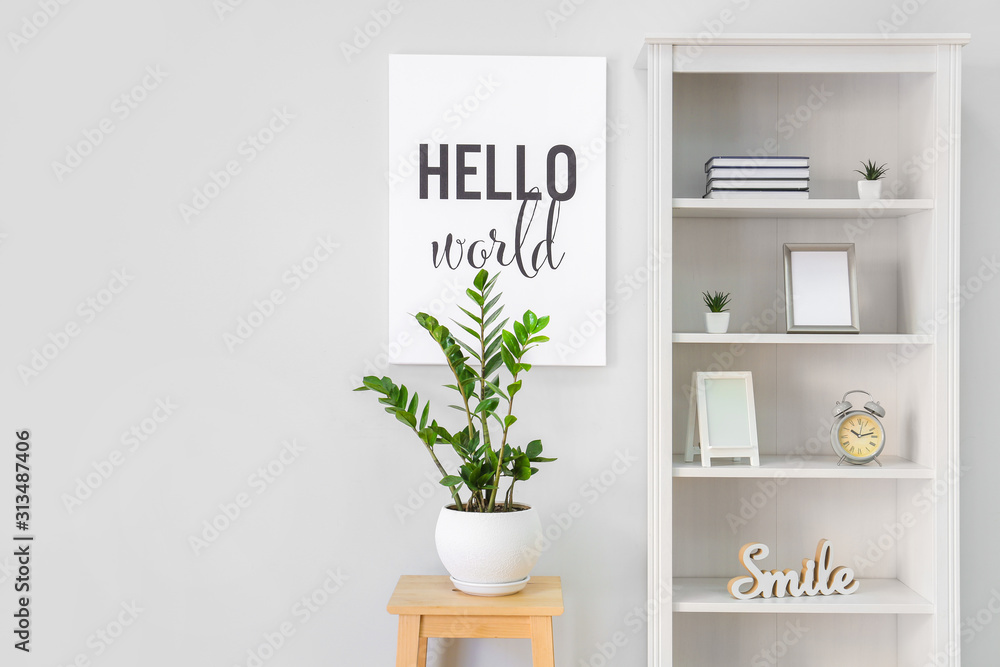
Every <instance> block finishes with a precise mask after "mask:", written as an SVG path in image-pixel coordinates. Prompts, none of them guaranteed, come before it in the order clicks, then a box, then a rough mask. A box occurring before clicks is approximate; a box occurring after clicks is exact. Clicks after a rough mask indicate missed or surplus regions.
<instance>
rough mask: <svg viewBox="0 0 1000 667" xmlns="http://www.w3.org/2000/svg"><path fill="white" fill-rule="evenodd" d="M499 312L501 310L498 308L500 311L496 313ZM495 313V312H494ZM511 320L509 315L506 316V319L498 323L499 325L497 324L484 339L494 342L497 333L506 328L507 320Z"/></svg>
mask: <svg viewBox="0 0 1000 667" xmlns="http://www.w3.org/2000/svg"><path fill="white" fill-rule="evenodd" d="M499 312H500V311H499V310H498V311H496V313H499ZM494 314H495V313H494ZM509 320H510V318H508V317H505V318H504V320H503V322H501V323H500V324H498V325H496V326H495V327H493V329H492V330H491V331H490V332H489V333H488V334H486V338H484V339H483V340H484V341H486V342H487V343H492V342H493V340H494V338H496V336H497V335H498V334H499V333H500V332H501V331H503V328H504V325H506V324H507V322H508V321H509ZM484 326H489V325H488V324H486V325H484ZM496 340H500V339H499V338H496Z"/></svg>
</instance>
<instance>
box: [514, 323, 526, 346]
mask: <svg viewBox="0 0 1000 667" xmlns="http://www.w3.org/2000/svg"><path fill="white" fill-rule="evenodd" d="M514 335H515V336H517V342H518V343H520V344H521V345H524V344H525V342H527V340H528V330H527V329H525V328H524V325H523V324H521V323H520V322H518V321H517V320H514Z"/></svg>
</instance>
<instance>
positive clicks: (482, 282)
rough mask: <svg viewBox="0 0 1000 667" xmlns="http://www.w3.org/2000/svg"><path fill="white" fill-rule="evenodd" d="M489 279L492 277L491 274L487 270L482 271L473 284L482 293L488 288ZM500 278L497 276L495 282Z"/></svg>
mask: <svg viewBox="0 0 1000 667" xmlns="http://www.w3.org/2000/svg"><path fill="white" fill-rule="evenodd" d="M489 277H490V274H489V272H488V271H487V270H486V269H482V270H481V271H480V272H479V273H477V274H476V277H475V279H474V280H473V281H472V284H473V285H475V286H476V289H477V290H479V291H480V292H482V291H483V288H484V287H486V281H487V280H489ZM498 277H499V274H497V276H496V277H495V278H493V280H494V281H496V279H497V278H498Z"/></svg>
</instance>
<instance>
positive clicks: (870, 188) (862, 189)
mask: <svg viewBox="0 0 1000 667" xmlns="http://www.w3.org/2000/svg"><path fill="white" fill-rule="evenodd" d="M858 197H859V198H861V199H881V198H882V181H881V180H878V181H867V180H865V181H858Z"/></svg>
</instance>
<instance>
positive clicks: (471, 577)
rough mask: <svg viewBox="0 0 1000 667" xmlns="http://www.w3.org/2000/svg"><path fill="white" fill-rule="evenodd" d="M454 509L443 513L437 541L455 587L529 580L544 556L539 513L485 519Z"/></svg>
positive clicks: (529, 510) (530, 511) (530, 510)
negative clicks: (541, 546) (541, 547)
mask: <svg viewBox="0 0 1000 667" xmlns="http://www.w3.org/2000/svg"><path fill="white" fill-rule="evenodd" d="M453 507H454V505H450V506H448V507H444V508H442V509H441V514H439V515H438V522H437V528H436V530H435V531H434V542H435V543H436V544H437V552H438V557H439V558H440V559H441V562H442V563H443V564H444V566H445V568H446V569H447V570H448V573H449V574H451V576H452V579H453V580H455V585H456V586H458V588H459V589H460V590H464V589H463V588H462V582H468V583H470V584H504V583H512V582H520V581H526V579H527V577H528V575H529V574H530V573H531V568H533V567H535V563H537V562H538V557H539V556H540V555H541V551H540V550H539V548H540V544H541V541H542V522H541V520H539V518H538V512H536V511H535V510H534V509H533V508H530V507H525V509H523V510H521V511H520V512H494V513H490V514H484V513H481V512H459V511H457V510H455V509H452V508H453ZM518 590H519V589H518ZM469 592H471V591H469ZM510 592H516V591H514V590H511V591H510ZM474 594H481V593H474Z"/></svg>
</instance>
